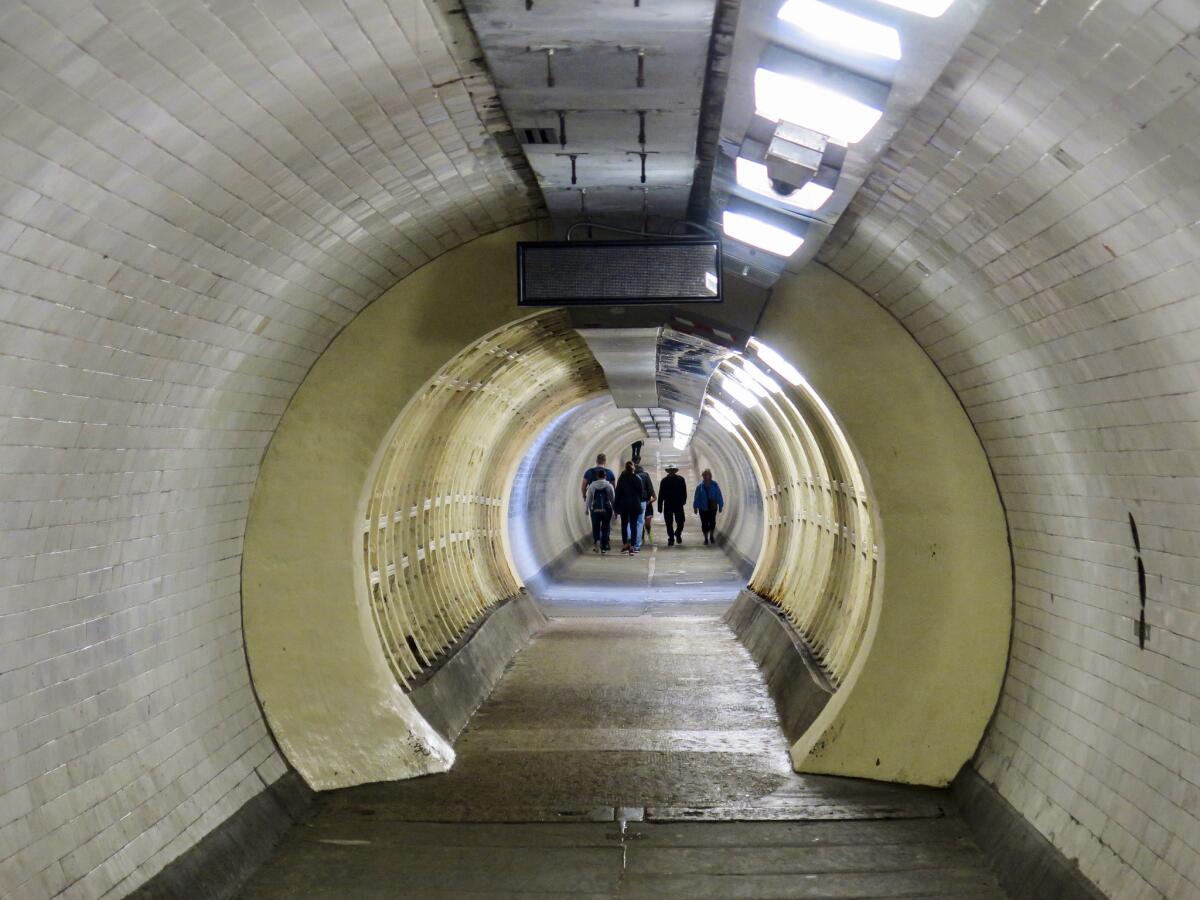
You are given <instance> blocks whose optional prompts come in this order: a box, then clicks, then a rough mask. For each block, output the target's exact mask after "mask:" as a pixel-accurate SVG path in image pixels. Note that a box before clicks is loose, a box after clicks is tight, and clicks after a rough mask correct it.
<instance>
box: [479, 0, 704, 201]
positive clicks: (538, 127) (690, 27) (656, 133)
mask: <svg viewBox="0 0 1200 900" xmlns="http://www.w3.org/2000/svg"><path fill="white" fill-rule="evenodd" d="M465 8H466V10H467V13H468V16H469V17H470V20H471V24H472V26H473V27H474V29H475V32H476V34H477V35H478V37H479V42H480V45H481V46H482V48H483V51H484V56H485V58H486V60H487V64H488V67H489V69H490V70H491V72H492V75H493V77H494V78H495V81H496V86H497V88H498V91H499V95H500V100H501V102H502V104H503V106H504V109H505V112H506V113H507V114H508V118H509V120H510V121H511V122H512V125H513V128H514V131H515V132H516V135H517V138H518V140H520V141H521V142H522V144H523V146H524V149H525V153H526V156H527V158H528V159H529V163H530V167H531V168H532V169H533V171H534V173H535V175H536V176H537V180H538V183H539V185H540V186H541V187H542V190H543V193H544V194H545V195H546V199H547V205H548V207H549V209H550V212H551V215H553V216H556V217H560V218H583V217H586V216H588V215H597V214H610V215H611V214H617V215H621V216H626V217H630V218H633V217H638V216H641V217H643V218H644V219H649V218H650V217H654V218H656V219H659V218H668V219H677V218H683V216H684V215H685V213H686V209H687V198H688V193H689V191H690V189H691V184H692V178H693V173H694V170H695V158H696V137H697V131H698V129H699V123H700V101H701V95H702V93H703V88H704V77H705V67H706V63H707V60H708V46H709V41H710V32H711V29H712V18H713V12H714V8H715V3H714V2H713V0H665V2H658V0H655V2H648V0H647V2H641V3H634V2H632V0H631V2H628V3H625V4H613V3H611V2H599V0H568V2H564V0H555V2H553V3H551V2H542V0H531V2H528V3H520V2H513V0H467V2H466V3H465Z"/></svg>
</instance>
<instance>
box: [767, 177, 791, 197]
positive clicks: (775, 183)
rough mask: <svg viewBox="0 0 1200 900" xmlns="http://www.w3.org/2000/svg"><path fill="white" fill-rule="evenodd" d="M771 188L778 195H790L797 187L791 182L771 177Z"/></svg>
mask: <svg viewBox="0 0 1200 900" xmlns="http://www.w3.org/2000/svg"><path fill="white" fill-rule="evenodd" d="M771 190H773V191H774V192H775V193H776V194H778V195H779V196H780V197H790V196H791V195H792V194H794V193H796V190H797V187H796V185H794V184H792V183H791V182H788V181H784V180H783V179H782V178H772V179H771Z"/></svg>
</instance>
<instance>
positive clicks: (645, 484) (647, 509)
mask: <svg viewBox="0 0 1200 900" xmlns="http://www.w3.org/2000/svg"><path fill="white" fill-rule="evenodd" d="M633 473H634V474H635V475H637V477H638V480H639V481H640V482H641V483H642V516H641V518H640V519H638V524H637V529H636V535H635V537H636V539H635V540H634V542H633V549H634V552H637V551H640V550H641V549H642V534H643V532H644V533H645V535H646V537H650V517H651V516H652V515H654V498H655V496H656V495H655V493H654V482H653V481H652V480H651V479H650V475H649V473H647V472H646V470H645V469H643V468H642V464H641V463H639V462H635V463H634V464H633Z"/></svg>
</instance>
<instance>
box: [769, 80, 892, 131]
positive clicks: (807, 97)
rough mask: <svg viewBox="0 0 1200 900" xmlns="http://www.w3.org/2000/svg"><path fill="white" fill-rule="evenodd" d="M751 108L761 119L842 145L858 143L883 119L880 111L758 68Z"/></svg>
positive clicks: (806, 81) (843, 96)
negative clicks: (800, 128) (786, 124)
mask: <svg viewBox="0 0 1200 900" xmlns="http://www.w3.org/2000/svg"><path fill="white" fill-rule="evenodd" d="M754 104H755V111H756V112H757V113H758V114H759V115H760V116H762V117H763V118H765V119H770V120H771V121H772V122H778V121H780V120H781V119H782V120H783V121H785V122H791V123H792V124H794V125H802V126H804V127H805V128H811V129H812V130H813V131H819V132H821V134H824V135H828V136H829V137H831V138H833V139H834V140H835V141H840V142H841V143H843V144H853V143H856V142H858V141H861V140H862V139H863V138H864V137H866V136H867V132H868V131H870V130H871V129H872V128H874V127H875V123H876V122H878V121H879V120H880V118H882V116H883V110H879V109H875V107H873V106H867V104H865V103H860V102H859V101H857V100H855V99H854V98H853V97H848V96H846V95H845V94H840V93H838V92H837V91H834V90H831V89H829V88H827V87H822V86H821V85H819V84H817V83H815V82H812V81H809V80H808V79H806V78H797V77H796V76H794V75H784V74H782V73H780V72H772V71H771V70H770V69H764V68H761V67H760V68H758V69H756V70H755V72H754Z"/></svg>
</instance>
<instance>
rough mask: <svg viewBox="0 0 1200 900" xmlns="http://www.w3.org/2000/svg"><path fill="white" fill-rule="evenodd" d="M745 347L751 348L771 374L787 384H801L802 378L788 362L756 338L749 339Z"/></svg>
mask: <svg viewBox="0 0 1200 900" xmlns="http://www.w3.org/2000/svg"><path fill="white" fill-rule="evenodd" d="M747 346H749V347H751V348H752V349H753V350H754V352H755V353H756V354H758V358H759V359H761V360H762V361H763V362H764V363H766V364H767V366H768V367H770V369H771V371H772V372H775V373H776V374H778V375H780V376H782V377H783V379H784V380H785V381H786V382H788V384H803V383H804V377H803V376H802V375H801V374H800V373H799V372H798V371H797V370H796V367H795V366H793V365H792V364H791V363H790V362H788V361H787V360H786V359H784V358H783V357H782V356H780V355H779V354H778V353H776V352H775V351H774V350H772V349H771V348H770V347H768V346H767V345H766V344H764V343H763V342H762V341H760V340H759V339H758V338H750V341H749V342H748V344H747Z"/></svg>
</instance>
